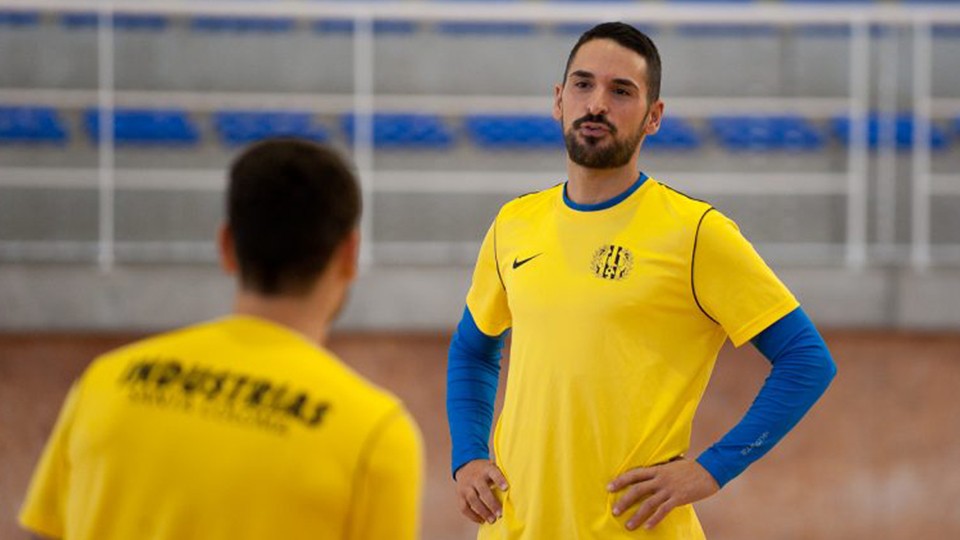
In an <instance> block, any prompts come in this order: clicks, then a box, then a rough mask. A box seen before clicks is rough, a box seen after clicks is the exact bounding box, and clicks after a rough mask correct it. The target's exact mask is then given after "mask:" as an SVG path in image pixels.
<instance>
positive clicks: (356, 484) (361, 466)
mask: <svg viewBox="0 0 960 540" xmlns="http://www.w3.org/2000/svg"><path fill="white" fill-rule="evenodd" d="M401 414H403V407H401V406H399V405H398V406H397V407H396V408H395V409H393V410H392V411H390V412H388V413H387V414H385V415H383V418H381V419H380V421H379V422H377V424H376V425H375V426H373V429H372V430H370V435H368V436H367V440H365V441H364V442H363V447H361V448H360V457H358V458H357V467H356V468H355V469H354V470H353V484H352V485H353V489H352V490H351V492H350V506H348V507H347V519H346V520H345V521H346V523H344V527H343V534H344V537H345V538H350V537H351V536H352V535H351V534H350V526H351V525H352V521H353V518H354V515H353V513H354V512H356V511H357V500H356V498H357V493H358V491H359V490H360V481H361V480H362V479H363V475H364V474H365V473H366V472H367V469H369V468H370V452H372V451H373V447H374V443H375V442H377V439H379V438H380V435H381V434H383V432H384V431H385V430H386V429H387V427H388V426H389V425H390V423H391V422H392V421H394V419H396V417H397V416H399V415H401Z"/></svg>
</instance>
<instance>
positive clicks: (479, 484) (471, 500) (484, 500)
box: [455, 459, 509, 523]
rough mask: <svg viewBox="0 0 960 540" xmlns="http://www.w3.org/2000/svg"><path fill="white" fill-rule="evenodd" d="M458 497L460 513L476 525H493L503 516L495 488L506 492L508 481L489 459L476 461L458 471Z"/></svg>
mask: <svg viewBox="0 0 960 540" xmlns="http://www.w3.org/2000/svg"><path fill="white" fill-rule="evenodd" d="M455 478H456V480H457V495H458V498H459V500H460V512H461V513H462V514H463V515H465V516H467V517H468V518H470V519H471V520H473V521H474V522H475V523H483V522H484V521H486V522H487V523H493V522H494V521H496V520H497V519H498V518H499V517H501V516H503V507H502V506H501V505H500V501H499V500H498V499H497V497H496V495H494V494H493V488H494V487H496V488H498V489H500V491H506V490H507V489H508V488H509V486H508V485H507V479H506V478H504V477H503V473H502V472H500V469H499V468H497V466H496V465H494V463H493V462H492V461H490V460H488V459H475V460H473V461H470V462H468V463H467V464H466V465H464V466H463V467H460V469H459V470H458V471H457V473H456V476H455Z"/></svg>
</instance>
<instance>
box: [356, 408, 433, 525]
mask: <svg viewBox="0 0 960 540" xmlns="http://www.w3.org/2000/svg"><path fill="white" fill-rule="evenodd" d="M364 452H365V454H366V455H364V456H361V463H360V469H358V477H357V485H356V488H355V489H356V496H355V498H354V500H355V501H356V504H355V506H354V508H352V509H351V514H352V516H353V518H352V519H351V523H350V531H349V533H348V538H350V539H351V540H380V539H382V538H391V539H396V540H415V539H417V538H419V537H420V499H421V494H422V490H423V467H424V465H423V461H424V458H423V440H422V437H421V435H420V430H419V429H418V428H417V425H416V423H415V422H414V421H413V419H412V418H411V417H410V415H409V413H407V411H406V410H405V409H402V408H400V409H396V410H394V411H393V412H392V413H390V414H389V416H387V417H386V418H384V420H382V421H381V425H380V426H378V427H377V429H376V430H375V431H374V432H373V433H372V434H371V435H370V441H369V442H368V444H367V447H366V448H365V450H364Z"/></svg>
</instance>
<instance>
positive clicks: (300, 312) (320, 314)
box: [233, 286, 340, 346]
mask: <svg viewBox="0 0 960 540" xmlns="http://www.w3.org/2000/svg"><path fill="white" fill-rule="evenodd" d="M321 289H322V290H321ZM331 293H335V291H332V290H329V288H328V287H321V286H317V287H315V288H314V290H312V291H311V292H309V293H307V294H306V295H305V296H264V295H262V294H259V293H256V292H252V291H248V290H243V289H241V290H239V291H238V292H237V293H236V295H235V296H234V304H233V313H234V314H236V315H250V316H253V317H257V318H260V319H265V320H267V321H270V322H273V323H276V324H279V325H281V326H285V327H287V328H289V329H291V330H294V331H295V332H298V333H300V334H301V335H303V336H304V337H305V338H307V339H308V340H310V341H311V342H313V343H314V344H316V345H318V346H322V345H323V344H324V343H325V342H326V339H327V332H328V331H329V327H330V321H332V320H333V316H334V315H335V314H336V311H337V308H338V307H339V305H340V299H339V297H338V296H335V294H331Z"/></svg>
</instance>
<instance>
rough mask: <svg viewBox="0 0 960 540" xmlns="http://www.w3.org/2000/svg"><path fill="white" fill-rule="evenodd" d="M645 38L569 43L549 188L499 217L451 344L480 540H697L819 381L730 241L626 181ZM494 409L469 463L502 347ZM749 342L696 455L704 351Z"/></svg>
mask: <svg viewBox="0 0 960 540" xmlns="http://www.w3.org/2000/svg"><path fill="white" fill-rule="evenodd" d="M660 67H661V66H660V57H659V54H658V52H657V49H656V47H655V46H654V44H653V42H652V41H651V40H650V39H649V38H648V37H647V36H646V35H644V34H643V33H641V32H639V31H637V30H636V29H634V28H633V27H631V26H628V25H625V24H621V23H605V24H601V25H598V26H596V27H594V28H593V29H591V30H588V31H587V32H586V33H584V34H583V35H582V36H581V37H580V40H579V41H578V42H577V44H576V45H575V46H574V48H573V50H572V51H571V52H570V55H569V58H568V60H567V66H566V70H565V73H564V78H563V80H562V82H561V83H560V84H559V85H557V86H556V88H555V95H554V106H553V116H554V117H555V118H556V119H557V120H558V121H559V122H560V123H561V126H562V128H563V133H564V138H565V141H566V147H567V173H568V178H567V181H566V182H565V183H563V184H560V185H557V186H555V187H553V188H551V189H547V190H545V191H542V192H539V193H534V194H530V195H526V196H522V197H520V198H518V199H515V200H513V201H511V202H509V203H507V204H506V205H505V206H504V207H503V208H501V210H500V212H499V213H498V215H497V217H496V219H495V220H494V222H493V224H492V225H491V226H490V229H489V230H488V232H487V235H486V237H485V239H484V241H483V244H482V247H481V248H480V254H479V257H478V260H477V264H476V269H475V271H474V276H473V282H472V285H471V287H470V291H469V293H468V294H467V301H466V309H465V311H464V314H463V318H462V320H461V321H460V324H459V326H458V328H457V332H456V333H455V335H454V338H453V341H452V343H451V346H450V353H449V364H448V394H447V410H448V417H449V422H450V430H451V436H452V439H453V464H452V468H453V473H454V478H455V480H456V484H457V493H458V496H459V499H460V507H461V511H462V512H463V513H464V514H465V515H466V516H467V517H469V518H471V519H473V520H474V521H476V522H478V523H483V525H482V526H481V527H480V532H479V537H480V538H482V539H492V538H498V539H524V540H539V539H547V538H549V539H561V538H562V539H616V538H624V539H626V538H660V539H697V538H703V537H704V534H703V531H702V529H701V527H700V524H699V522H698V520H697V518H696V515H695V514H694V511H693V508H692V506H691V505H690V503H693V502H695V501H698V500H701V499H703V498H705V497H708V496H710V495H712V494H714V493H715V492H716V491H717V490H718V489H720V488H721V487H723V486H724V485H725V484H726V483H727V482H729V481H730V480H731V479H733V478H734V477H735V476H737V475H738V474H739V473H741V472H742V471H743V470H744V469H745V468H746V467H747V466H748V465H749V464H750V463H752V462H753V461H755V460H756V459H758V458H759V457H760V456H762V455H763V454H764V453H766V452H767V451H768V450H769V449H770V448H771V447H772V446H773V445H774V444H775V443H776V442H777V441H779V440H780V439H781V438H782V437H783V436H784V435H785V434H786V433H787V432H788V431H789V430H790V429H791V428H792V427H793V426H794V425H795V424H796V423H797V422H798V421H799V420H800V418H801V417H802V416H803V415H804V414H805V413H806V411H807V410H808V409H809V408H810V407H811V406H812V405H813V403H814V402H815V401H816V400H817V399H818V398H819V397H820V395H821V394H822V393H823V391H824V390H825V389H826V387H827V385H828V384H829V383H830V381H831V379H832V378H833V376H834V374H835V369H836V368H835V365H834V363H833V360H832V359H831V357H830V354H829V352H828V351H827V348H826V346H825V344H824V343H823V340H822V338H821V337H820V335H819V333H818V332H817V330H816V329H815V328H814V326H813V324H812V323H811V322H810V320H809V319H808V318H807V316H806V315H805V314H804V312H803V310H802V309H801V308H800V307H799V304H798V302H797V300H796V299H795V298H794V296H793V295H792V294H791V293H790V291H789V290H787V288H786V287H785V286H784V285H783V284H782V283H781V282H780V280H779V279H777V277H776V276H775V275H774V274H773V272H772V271H771V270H770V269H769V268H768V267H767V265H766V264H765V263H764V262H763V260H762V259H761V258H760V257H759V255H757V253H756V251H754V249H753V247H752V246H751V245H750V244H749V243H748V242H747V241H746V240H745V239H744V237H743V236H742V235H741V234H740V233H739V230H738V229H737V226H736V225H735V224H734V223H733V222H732V221H731V220H730V219H728V218H726V217H725V216H724V215H723V214H721V213H720V212H719V211H717V210H715V209H713V208H712V207H711V206H710V205H709V204H707V203H705V202H702V201H698V200H695V199H692V198H689V197H687V196H685V195H683V194H680V193H678V192H676V191H674V190H672V189H670V188H669V187H667V186H666V185H665V184H662V183H660V182H658V181H657V180H654V179H653V178H650V177H648V176H646V175H645V174H644V173H642V172H638V171H639V168H638V160H639V149H640V146H641V144H642V142H643V140H644V138H645V137H646V136H648V135H653V134H654V133H656V132H657V130H658V129H659V126H660V121H661V119H662V117H663V110H664V104H663V101H661V100H660V97H659V92H660ZM508 330H512V345H511V352H510V371H509V374H508V378H507V387H506V394H505V400H504V405H503V411H502V413H501V415H500V418H499V420H498V422H497V427H496V430H495V432H494V438H493V444H494V459H493V460H491V459H490V456H489V452H488V449H487V440H488V437H489V434H490V424H491V420H492V415H493V404H494V397H495V395H496V388H497V374H498V372H499V367H500V366H499V359H500V349H501V347H502V344H503V339H504V335H505V333H506V332H507V331H508ZM727 338H729V339H730V340H731V341H732V342H733V344H734V345H736V346H741V345H743V344H744V343H747V342H752V343H753V344H754V345H755V346H756V347H757V348H758V349H759V350H760V351H761V352H762V353H763V354H764V355H765V356H766V357H767V358H768V359H769V360H770V362H771V364H772V368H771V373H770V376H769V378H768V379H767V381H766V382H765V384H764V385H763V387H762V388H761V390H760V392H759V394H758V396H757V398H756V401H755V402H754V404H753V405H752V406H751V408H750V409H749V411H748V412H747V414H746V416H745V417H744V418H743V419H742V420H741V421H740V422H739V423H738V424H737V425H736V426H735V427H734V428H733V429H732V430H731V431H730V432H729V433H728V434H727V435H725V436H724V437H723V438H722V439H721V440H720V441H718V442H717V443H716V444H714V445H713V446H711V447H710V448H709V449H707V450H706V451H705V452H704V453H703V454H701V455H700V456H698V457H697V458H696V459H690V458H688V457H686V453H687V451H688V449H689V442H690V432H691V423H692V420H693V417H694V413H695V411H696V408H697V405H698V404H699V402H700V399H701V397H702V395H703V392H704V390H705V388H706V385H707V382H708V380H709V378H710V374H711V372H712V369H713V366H714V363H715V361H716V357H717V353H718V352H719V350H720V347H721V345H722V344H723V342H724V341H725V340H726V339H727Z"/></svg>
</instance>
